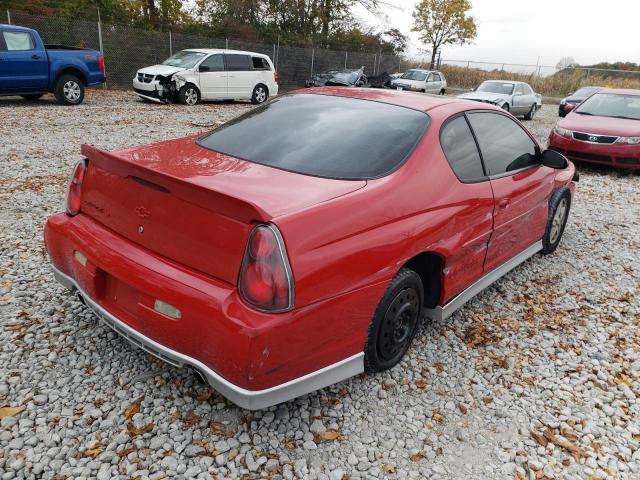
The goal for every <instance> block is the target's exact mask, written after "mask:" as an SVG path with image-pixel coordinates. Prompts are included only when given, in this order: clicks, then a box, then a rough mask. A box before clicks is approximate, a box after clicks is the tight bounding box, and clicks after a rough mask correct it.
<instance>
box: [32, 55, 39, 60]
mask: <svg viewBox="0 0 640 480" xmlns="http://www.w3.org/2000/svg"><path fill="white" fill-rule="evenodd" d="M31 58H33V59H34V60H39V59H40V55H31Z"/></svg>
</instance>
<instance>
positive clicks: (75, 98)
mask: <svg viewBox="0 0 640 480" xmlns="http://www.w3.org/2000/svg"><path fill="white" fill-rule="evenodd" d="M53 94H54V95H55V96H56V100H58V103H60V104H61V105H79V104H81V103H82V100H84V84H83V83H82V80H80V79H79V78H78V77H76V76H75V75H70V74H69V75H62V76H61V77H60V78H59V79H58V82H57V83H56V87H55V89H54V91H53Z"/></svg>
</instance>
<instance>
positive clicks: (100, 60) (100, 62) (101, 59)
mask: <svg viewBox="0 0 640 480" xmlns="http://www.w3.org/2000/svg"><path fill="white" fill-rule="evenodd" d="M98 68H99V69H100V71H101V72H102V73H103V74H104V72H105V66H104V56H102V55H98Z"/></svg>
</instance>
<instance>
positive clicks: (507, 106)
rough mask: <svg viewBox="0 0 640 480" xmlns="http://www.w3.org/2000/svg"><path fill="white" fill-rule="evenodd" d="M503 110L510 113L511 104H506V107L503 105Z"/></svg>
mask: <svg viewBox="0 0 640 480" xmlns="http://www.w3.org/2000/svg"><path fill="white" fill-rule="evenodd" d="M502 109H503V110H504V111H505V112H508V111H509V104H508V103H505V104H504V105H502Z"/></svg>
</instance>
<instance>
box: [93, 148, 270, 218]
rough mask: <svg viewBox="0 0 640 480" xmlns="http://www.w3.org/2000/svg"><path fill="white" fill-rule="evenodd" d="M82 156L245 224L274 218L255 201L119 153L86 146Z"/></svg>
mask: <svg viewBox="0 0 640 480" xmlns="http://www.w3.org/2000/svg"><path fill="white" fill-rule="evenodd" d="M81 152H82V154H83V155H84V156H85V157H86V158H87V159H88V160H89V162H90V164H93V165H95V166H97V167H98V168H100V169H102V170H106V171H108V172H110V173H113V174H115V175H118V176H120V177H123V178H127V177H129V178H131V179H133V180H134V181H137V182H138V183H140V184H141V185H143V186H145V187H148V188H153V189H156V190H159V191H162V192H165V193H167V194H171V195H174V196H175V197H177V198H180V199H182V200H184V201H187V202H189V203H193V204H195V205H198V206H200V207H203V208H206V209H207V210H211V211H212V212H216V213H218V214H221V215H224V216H226V217H229V218H233V219H235V220H238V221H241V222H243V223H251V222H254V221H257V222H267V221H269V220H271V218H272V216H271V215H269V214H268V213H267V212H265V211H264V210H263V209H262V208H260V207H259V206H257V205H255V204H254V203H252V202H249V201H247V200H243V199H241V198H237V197H234V196H232V195H229V194H228V193H225V192H223V191H220V190H219V189H218V190H212V189H210V188H207V187H205V186H203V185H199V184H197V183H194V182H191V181H189V180H186V179H183V178H178V177H175V176H172V175H168V174H166V173H163V172H160V171H157V170H154V169H151V168H148V167H145V166H142V165H140V164H138V163H135V162H132V161H130V160H128V159H126V158H123V157H121V156H118V155H117V154H116V153H113V152H107V151H104V150H101V149H99V148H97V147H94V146H92V145H87V144H83V145H82V147H81Z"/></svg>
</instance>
